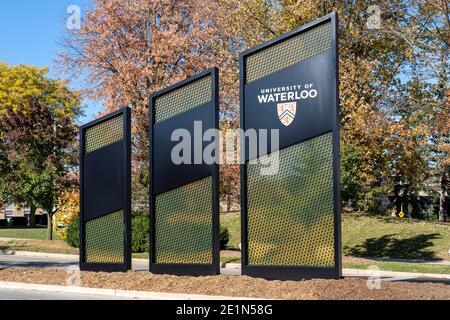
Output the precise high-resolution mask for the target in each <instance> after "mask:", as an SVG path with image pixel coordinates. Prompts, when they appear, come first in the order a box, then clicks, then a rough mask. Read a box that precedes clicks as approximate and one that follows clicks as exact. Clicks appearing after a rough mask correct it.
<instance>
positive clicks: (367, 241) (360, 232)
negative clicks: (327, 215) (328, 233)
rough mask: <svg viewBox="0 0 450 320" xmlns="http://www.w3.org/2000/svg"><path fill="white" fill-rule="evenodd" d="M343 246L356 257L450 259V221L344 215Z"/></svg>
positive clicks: (347, 253)
mask: <svg viewBox="0 0 450 320" xmlns="http://www.w3.org/2000/svg"><path fill="white" fill-rule="evenodd" d="M342 247H343V253H344V254H345V255H349V256H357V257H383V258H403V259H444V260H450V255H449V254H448V251H449V250H450V224H440V223H435V222H424V221H408V219H391V218H376V217H369V216H363V215H356V214H344V215H343V221H342Z"/></svg>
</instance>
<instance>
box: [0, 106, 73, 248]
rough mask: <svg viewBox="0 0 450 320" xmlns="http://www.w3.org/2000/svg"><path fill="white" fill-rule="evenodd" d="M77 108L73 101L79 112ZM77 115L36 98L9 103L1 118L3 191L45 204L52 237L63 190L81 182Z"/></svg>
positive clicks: (21, 199) (11, 197) (9, 197)
mask: <svg viewBox="0 0 450 320" xmlns="http://www.w3.org/2000/svg"><path fill="white" fill-rule="evenodd" d="M77 109H78V106H73V110H74V114H76V110H77ZM74 120H75V117H68V116H65V115H63V114H62V113H61V112H60V110H59V109H58V107H55V106H52V105H49V104H46V103H45V102H43V101H38V100H35V99H32V100H31V101H30V103H29V104H28V105H26V106H25V105H19V106H18V107H16V108H13V107H7V108H6V113H5V114H4V115H3V117H2V121H1V122H0V132H1V137H0V194H1V195H2V197H3V198H6V200H7V201H17V202H19V203H26V204H28V205H31V206H34V207H35V208H36V207H38V208H42V209H44V210H45V211H46V212H47V214H48V238H49V239H50V240H52V238H53V228H52V227H53V226H52V218H53V215H54V214H55V213H56V212H57V211H58V206H57V198H58V195H59V194H60V193H62V192H63V191H64V190H65V189H66V188H70V187H71V186H73V184H74V183H75V181H74V179H73V177H74V175H73V169H74V167H75V166H76V156H75V154H76V153H75V152H74V151H75V142H76V137H77V127H76V126H75V124H74Z"/></svg>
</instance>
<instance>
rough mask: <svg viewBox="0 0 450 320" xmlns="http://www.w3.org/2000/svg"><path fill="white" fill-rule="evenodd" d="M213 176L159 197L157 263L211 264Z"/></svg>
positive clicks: (157, 199) (157, 203)
mask: <svg viewBox="0 0 450 320" xmlns="http://www.w3.org/2000/svg"><path fill="white" fill-rule="evenodd" d="M211 183H212V179H211V177H208V178H203V179H201V180H198V181H195V182H192V183H189V184H187V185H184V186H182V187H179V188H176V189H174V190H170V191H167V192H164V193H162V194H159V195H157V196H156V201H155V212H156V219H155V220H156V222H155V223H156V225H155V232H156V234H155V238H156V241H155V242H156V243H155V245H156V248H155V249H156V250H155V251H156V257H155V258H156V259H155V262H156V263H174V264H181V263H191V264H192V263H199V264H210V263H212V213H211V212H212V207H211V190H212V189H211V188H212V185H211Z"/></svg>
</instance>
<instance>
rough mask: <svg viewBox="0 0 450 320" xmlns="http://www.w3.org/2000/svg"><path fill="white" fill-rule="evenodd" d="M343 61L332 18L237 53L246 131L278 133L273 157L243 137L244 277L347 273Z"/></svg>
mask: <svg viewBox="0 0 450 320" xmlns="http://www.w3.org/2000/svg"><path fill="white" fill-rule="evenodd" d="M337 61H338V58H337V15H336V14H334V13H333V14H329V15H327V16H324V17H322V18H320V19H318V20H316V21H314V22H312V23H309V24H307V25H305V26H303V27H300V28H298V29H295V30H293V31H291V32H289V33H288V34H285V35H282V36H280V37H277V38H275V39H273V40H271V41H269V42H267V43H264V44H262V45H260V46H258V47H255V48H253V49H250V50H248V51H246V52H244V53H242V55H241V57H240V65H241V70H240V78H241V79H240V80H241V127H242V128H243V129H244V130H248V129H256V130H260V129H267V130H269V131H270V130H271V129H278V130H279V148H278V149H277V150H272V152H270V149H269V151H266V150H263V149H259V150H258V154H257V155H256V154H255V155H253V156H252V155H249V142H248V140H244V139H241V144H242V147H241V150H245V151H246V155H245V157H246V158H245V164H242V165H241V209H242V249H243V251H242V272H243V274H245V275H251V276H259V277H265V278H273V279H301V278H312V277H323V278H338V277H340V276H341V258H340V257H341V249H340V242H341V241H340V191H339V126H338V121H339V119H338V118H339V117H338V115H339V111H338V80H337V79H338V69H337ZM270 156H278V167H277V168H275V169H273V170H269V172H267V170H266V173H264V174H262V172H263V171H264V170H262V169H264V167H266V166H267V163H268V162H267V160H268V159H269V157H270ZM264 160H265V161H264ZM272 160H273V158H272Z"/></svg>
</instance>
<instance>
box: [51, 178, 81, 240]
mask: <svg viewBox="0 0 450 320" xmlns="http://www.w3.org/2000/svg"><path fill="white" fill-rule="evenodd" d="M77 180H78V179H77ZM57 207H58V212H57V213H56V214H55V223H56V224H55V227H56V226H57V225H58V224H62V225H64V226H66V227H67V226H69V225H70V223H71V222H72V221H74V219H76V218H77V217H78V214H79V212H80V196H79V190H77V189H75V188H74V189H71V190H65V191H63V192H61V193H60V195H59V196H58V199H57ZM54 229H56V228H54ZM59 236H60V237H61V238H62V239H66V236H67V228H64V229H63V230H62V231H61V232H60V233H59Z"/></svg>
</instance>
